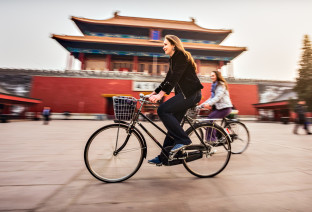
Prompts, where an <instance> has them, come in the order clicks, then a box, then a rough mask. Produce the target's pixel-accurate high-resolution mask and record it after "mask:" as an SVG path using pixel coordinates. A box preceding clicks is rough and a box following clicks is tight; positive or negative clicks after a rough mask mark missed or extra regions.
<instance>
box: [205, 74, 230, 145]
mask: <svg viewBox="0 0 312 212" xmlns="http://www.w3.org/2000/svg"><path fill="white" fill-rule="evenodd" d="M210 78H211V80H212V85H211V96H210V98H209V99H207V100H206V101H205V102H204V103H202V104H201V105H200V107H201V108H206V109H209V110H211V111H212V112H211V113H210V114H209V115H208V119H215V118H224V117H226V116H227V115H229V114H230V113H231V111H232V107H233V105H232V102H231V99H230V94H229V90H228V84H227V82H226V80H225V79H224V78H223V77H222V75H221V72H219V71H212V72H211V75H210ZM209 134H210V132H207V135H209ZM207 139H209V140H212V141H213V140H215V133H212V134H211V137H210V138H207Z"/></svg>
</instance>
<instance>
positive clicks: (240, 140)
mask: <svg viewBox="0 0 312 212" xmlns="http://www.w3.org/2000/svg"><path fill="white" fill-rule="evenodd" d="M225 128H227V129H228V132H229V134H230V137H231V139H232V143H231V151H232V153H233V154H241V153H243V152H244V151H245V150H246V149H247V147H248V145H249V142H250V136H249V131H248V129H247V127H246V126H245V125H244V124H243V123H241V122H238V121H234V122H230V123H228V124H226V125H225Z"/></svg>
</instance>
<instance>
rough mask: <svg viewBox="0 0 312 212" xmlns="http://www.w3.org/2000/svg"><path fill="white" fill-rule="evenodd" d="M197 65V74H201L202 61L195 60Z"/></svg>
mask: <svg viewBox="0 0 312 212" xmlns="http://www.w3.org/2000/svg"><path fill="white" fill-rule="evenodd" d="M195 63H196V66H197V70H196V74H200V60H195Z"/></svg>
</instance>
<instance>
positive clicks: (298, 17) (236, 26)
mask: <svg viewBox="0 0 312 212" xmlns="http://www.w3.org/2000/svg"><path fill="white" fill-rule="evenodd" d="M115 11H119V15H121V16H132V17H145V18H157V19H168V20H179V21H190V20H191V19H190V18H191V17H194V18H195V19H196V24H198V25H199V26H201V27H204V28H208V29H231V30H232V31H233V32H232V33H231V34H230V35H229V36H228V37H227V38H226V39H225V40H224V41H223V42H222V43H221V45H224V46H239V47H247V49H248V51H246V52H244V53H242V54H241V55H240V56H238V57H237V58H235V59H234V60H233V61H232V64H233V71H234V77H236V78H245V79H266V80H285V81H294V80H295V78H296V76H297V70H298V68H299V66H298V64H299V61H300V58H301V54H302V46H303V44H302V43H303V37H304V35H305V34H307V35H309V37H310V40H311V39H312V24H311V21H312V12H311V11H312V1H311V0H213V1H212V0H188V1H187V0H172V1H170V0H157V1H151V0H112V1H111V0H0V28H1V33H0V68H23V69H48V70H64V69H65V68H66V63H67V56H68V52H67V51H66V50H65V49H64V48H63V47H62V46H61V45H60V44H58V43H57V42H56V41H55V40H54V39H51V35H52V34H60V35H77V36H79V35H82V33H81V32H80V31H79V29H78V27H77V26H76V25H75V24H74V22H73V21H71V20H70V17H71V16H77V17H84V18H89V19H100V20H101V19H102V20H103V19H108V18H111V17H113V13H114V12H115Z"/></svg>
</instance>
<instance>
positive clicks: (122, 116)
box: [113, 96, 137, 121]
mask: <svg viewBox="0 0 312 212" xmlns="http://www.w3.org/2000/svg"><path fill="white" fill-rule="evenodd" d="M113 105H114V112H115V118H116V119H118V120H124V121H129V120H131V119H132V117H133V115H134V112H135V109H136V105H137V100H136V99H135V98H133V97H129V96H113Z"/></svg>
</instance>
